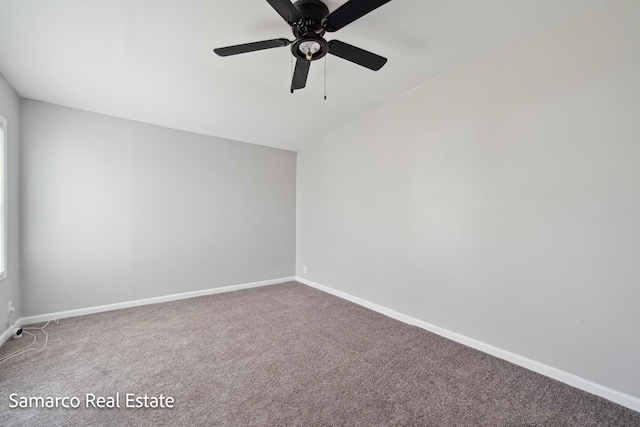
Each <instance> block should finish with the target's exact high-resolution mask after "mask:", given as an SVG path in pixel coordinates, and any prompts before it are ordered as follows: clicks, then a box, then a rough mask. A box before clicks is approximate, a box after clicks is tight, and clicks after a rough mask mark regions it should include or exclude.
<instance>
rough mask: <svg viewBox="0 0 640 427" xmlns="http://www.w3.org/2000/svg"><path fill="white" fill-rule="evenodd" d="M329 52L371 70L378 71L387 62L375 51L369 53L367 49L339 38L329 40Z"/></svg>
mask: <svg viewBox="0 0 640 427" xmlns="http://www.w3.org/2000/svg"><path fill="white" fill-rule="evenodd" d="M329 53H330V54H332V55H335V56H339V57H340V58H342V59H346V60H347V61H351V62H353V63H355V64H358V65H362V66H363V67H367V68H368V69H370V70H373V71H378V70H379V69H380V68H382V66H383V65H384V64H386V63H387V58H384V57H382V56H380V55H376V54H375V53H371V52H369V51H367V50H364V49H360V48H359V47H355V46H352V45H350V44H348V43H345V42H341V41H340V40H331V41H330V42H329Z"/></svg>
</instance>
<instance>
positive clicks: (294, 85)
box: [291, 58, 311, 93]
mask: <svg viewBox="0 0 640 427" xmlns="http://www.w3.org/2000/svg"><path fill="white" fill-rule="evenodd" d="M310 65H311V61H307V60H305V59H302V58H298V59H297V60H296V69H295V71H294V72H293V80H292V81H291V93H293V91H294V90H296V89H302V88H303V87H305V86H306V85H307V75H308V74H309V66H310Z"/></svg>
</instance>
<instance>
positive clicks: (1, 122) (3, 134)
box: [0, 116, 7, 280]
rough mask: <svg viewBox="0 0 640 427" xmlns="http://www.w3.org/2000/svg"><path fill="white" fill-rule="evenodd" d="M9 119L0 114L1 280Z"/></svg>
mask: <svg viewBox="0 0 640 427" xmlns="http://www.w3.org/2000/svg"><path fill="white" fill-rule="evenodd" d="M6 154H7V120H6V119H5V118H4V117H2V116H0V280H2V279H4V278H5V277H7V203H6V202H7V176H6V174H7V168H6V163H7V155H6Z"/></svg>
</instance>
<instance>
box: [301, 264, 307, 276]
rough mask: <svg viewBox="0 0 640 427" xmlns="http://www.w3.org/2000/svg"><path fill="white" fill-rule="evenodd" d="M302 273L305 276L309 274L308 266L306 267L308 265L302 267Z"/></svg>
mask: <svg viewBox="0 0 640 427" xmlns="http://www.w3.org/2000/svg"><path fill="white" fill-rule="evenodd" d="M302 272H303V273H304V274H307V266H306V265H303V266H302Z"/></svg>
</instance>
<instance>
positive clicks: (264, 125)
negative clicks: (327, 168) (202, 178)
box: [0, 0, 607, 151]
mask: <svg viewBox="0 0 640 427" xmlns="http://www.w3.org/2000/svg"><path fill="white" fill-rule="evenodd" d="M606 1H607V0H482V1H479V0H392V1H391V2H390V3H387V4H386V5H384V6H382V7H381V8H379V9H377V10H375V11H373V12H371V13H370V14H369V15H366V16H364V17H363V18H361V19H360V20H358V21H355V22H354V23H352V24H350V25H349V26H347V27H345V28H343V29H341V30H340V31H338V32H335V33H327V35H326V36H325V38H326V39H327V40H331V39H339V40H342V41H344V42H347V43H349V44H353V45H356V46H358V47H361V48H363V49H366V50H369V51H372V52H374V53H377V54H379V55H382V56H385V57H387V58H388V59H389V61H388V62H387V64H386V65H385V66H384V67H383V68H382V69H381V70H380V71H378V72H374V71H371V70H368V69H366V68H362V67H360V66H357V65H355V64H353V63H351V62H348V61H345V60H343V59H340V58H338V57H335V56H331V55H328V56H327V61H326V66H327V77H326V81H327V93H328V99H327V100H324V99H323V92H324V75H323V71H324V60H319V61H316V62H313V63H312V66H311V71H310V72H309V78H308V81H307V87H306V88H305V89H302V90H300V91H296V92H295V93H294V94H291V93H290V92H289V86H290V81H291V59H290V58H291V53H290V50H289V48H288V47H283V48H276V49H269V50H264V51H259V52H252V53H247V54H243V55H237V56H231V57H226V58H222V57H219V56H217V55H215V54H214V53H213V48H215V47H223V46H228V45H234V44H240V43H247V42H252V41H259V40H266V39H272V38H281V37H282V38H287V39H289V40H293V36H292V34H291V31H290V28H289V26H288V25H287V24H286V23H285V22H284V21H283V20H282V18H280V16H279V15H278V14H277V13H276V12H275V10H273V9H272V7H271V6H270V5H269V4H268V3H267V2H266V1H265V0H181V1H176V0H173V1H169V0H91V1H87V0H0V74H2V75H3V76H4V77H5V79H6V80H7V81H8V82H9V83H10V84H11V85H12V86H13V87H14V88H15V89H16V90H17V92H18V93H19V94H20V95H21V96H22V97H24V98H30V99H35V100H39V101H45V102H51V103H54V104H59V105H64V106H69V107H74V108H79V109H83V110H88V111H94V112H98V113H102V114H107V115H112V116H116V117H122V118H127V119H132V120H137V121H141V122H147V123H153V124H157V125H162V126H166V127H170V128H175V129H181V130H186V131H191V132H196V133H201V134H206V135H213V136H219V137H224V138H229V139H233V140H238V141H244V142H250V143H254V144H261V145H267V146H272V147H277V148H283V149H287V150H294V151H295V150H299V149H300V148H302V147H303V146H304V145H306V144H307V143H308V142H310V141H313V140H314V139H316V138H318V137H320V136H322V135H324V134H326V133H328V132H330V131H332V130H334V129H336V128H338V127H340V126H341V125H342V124H344V123H345V122H347V121H349V120H350V119H352V118H354V117H356V116H358V115H360V114H363V113H364V112H366V111H367V110H369V109H371V108H374V107H376V106H377V105H380V104H382V103H384V102H386V101H388V100H389V99H391V98H394V97H396V96H398V95H400V94H402V93H404V92H406V91H408V90H410V89H412V88H414V87H416V86H418V85H420V84H421V83H423V82H425V81H428V80H431V79H433V78H434V77H436V76H438V75H439V74H442V73H444V72H446V71H448V70H451V69H453V68H455V67H458V66H460V65H462V64H465V63H467V62H469V61H472V60H473V59H474V58H477V57H479V56H482V55H485V54H487V53H489V52H491V51H494V50H495V49H497V48H499V47H502V46H505V45H508V44H510V43H512V42H514V41H516V40H518V39H522V38H524V37H527V36H529V35H531V34H533V33H536V32H538V31H541V30H543V29H545V28H547V27H549V26H552V25H555V24H558V23H560V22H563V21H565V20H567V19H569V18H571V17H573V16H575V15H577V14H580V13H583V12H585V11H587V10H589V9H592V8H594V7H596V6H598V5H601V4H603V3H605V2H606ZM343 3H345V1H344V0H326V1H325V4H326V5H327V6H328V7H329V10H330V11H333V10H335V9H336V8H337V7H338V6H340V5H341V4H343Z"/></svg>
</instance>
